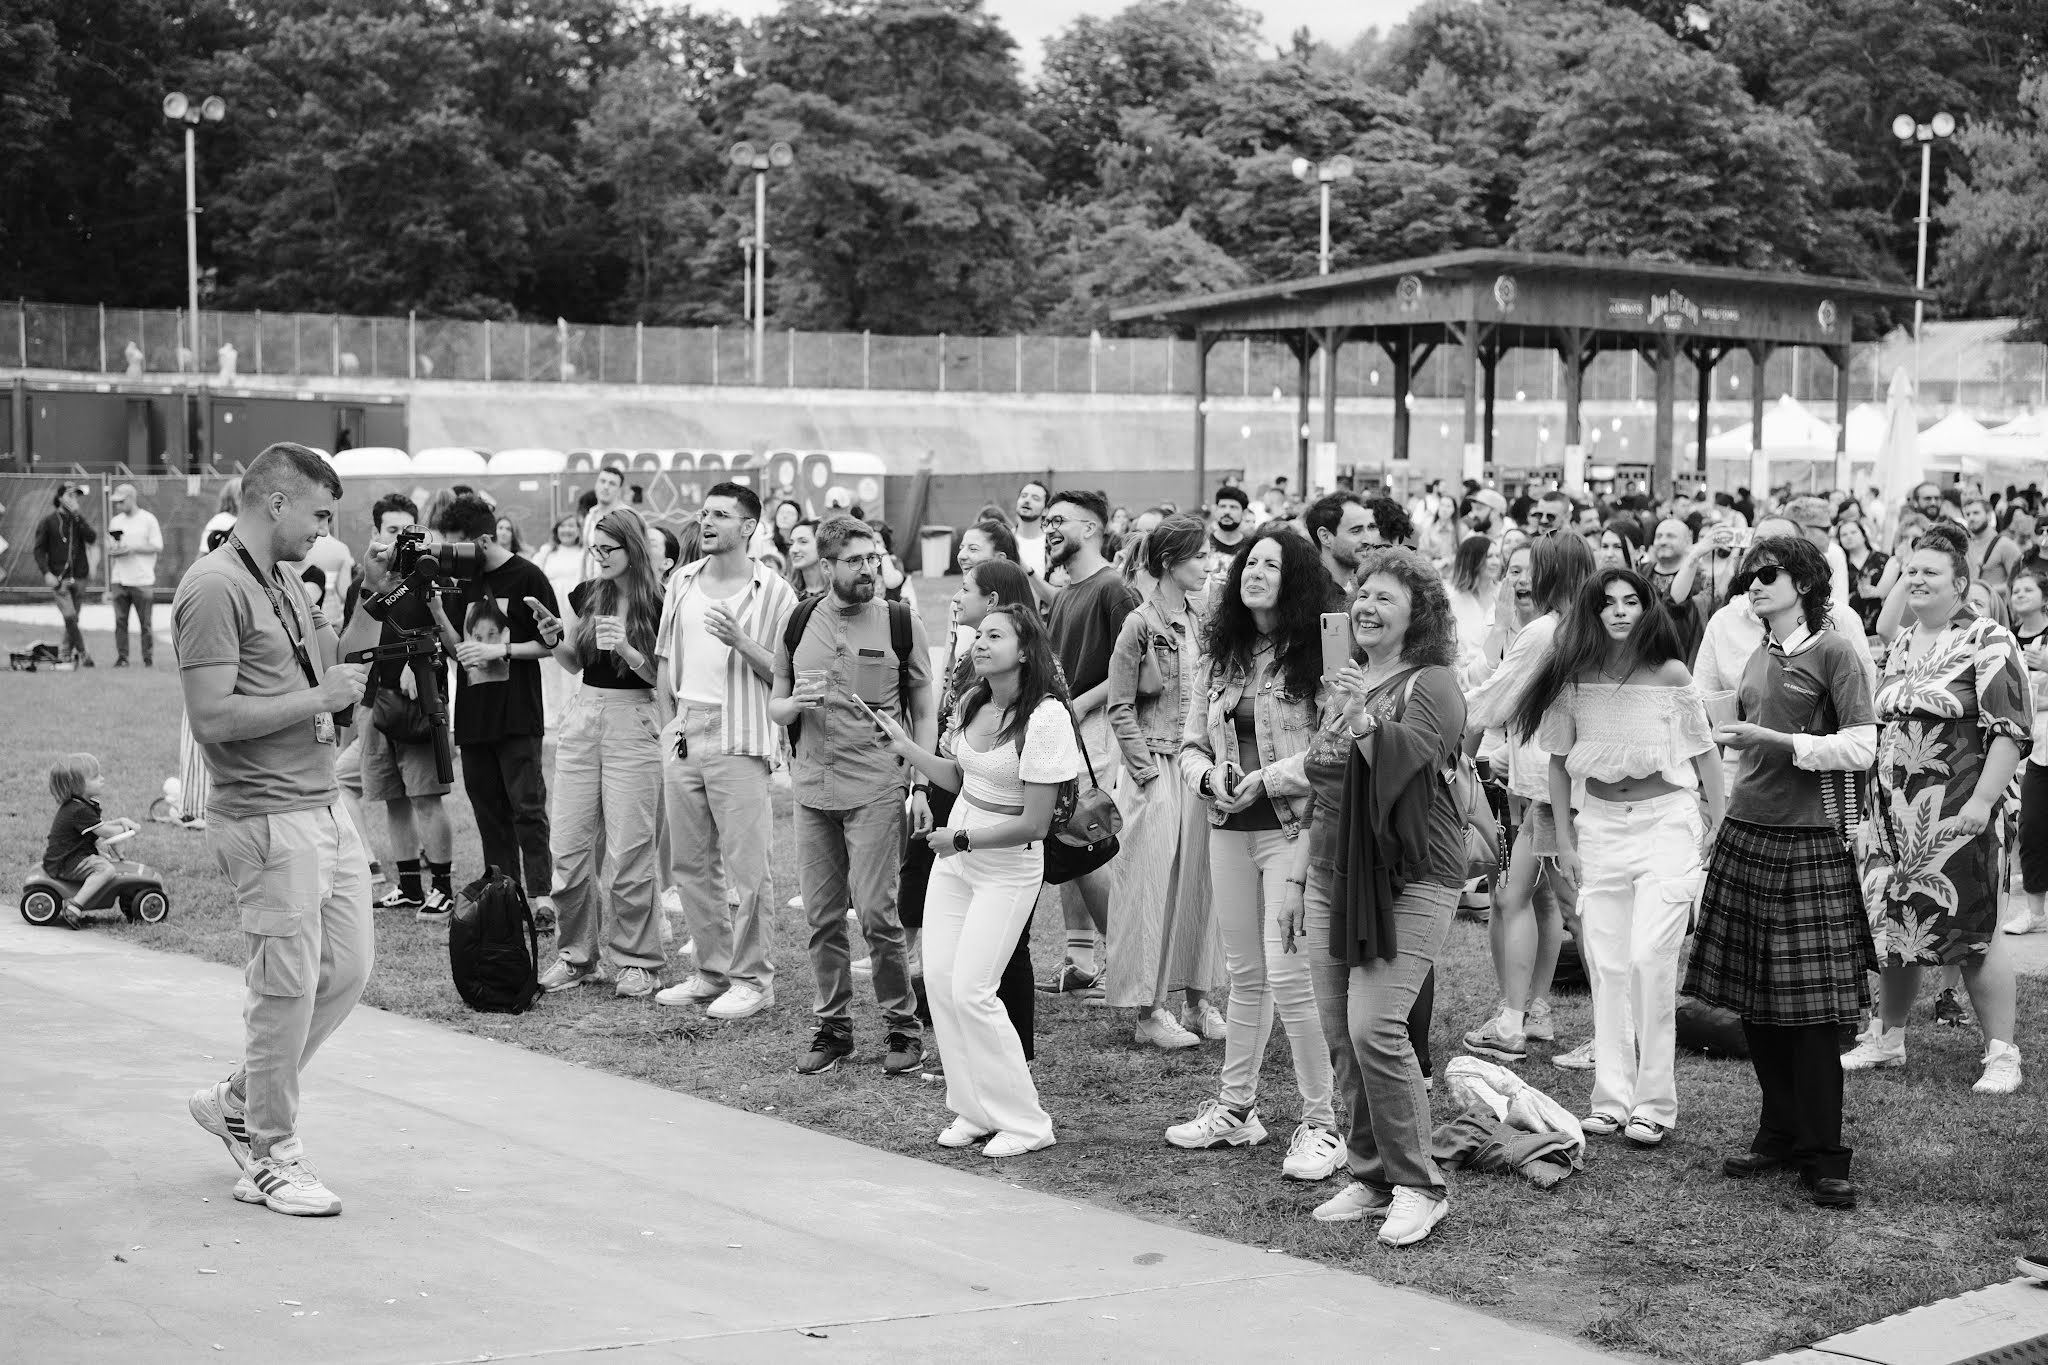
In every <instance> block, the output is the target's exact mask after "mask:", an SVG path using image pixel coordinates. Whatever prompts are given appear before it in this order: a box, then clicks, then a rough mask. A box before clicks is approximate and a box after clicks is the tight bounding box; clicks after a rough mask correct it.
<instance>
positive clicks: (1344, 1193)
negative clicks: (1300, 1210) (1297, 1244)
mask: <svg viewBox="0 0 2048 1365" xmlns="http://www.w3.org/2000/svg"><path fill="white" fill-rule="evenodd" d="M1393 1202H1394V1197H1393V1196H1392V1195H1390V1194H1381V1193H1380V1192H1379V1191H1378V1190H1376V1189H1374V1188H1373V1187H1372V1186H1370V1185H1361V1184H1359V1183H1358V1182H1357V1181H1356V1180H1354V1181H1352V1182H1351V1183H1350V1184H1349V1185H1346V1186H1345V1187H1344V1188H1343V1189H1341V1190H1339V1191H1337V1193H1336V1194H1334V1195H1332V1196H1330V1197H1329V1198H1328V1199H1325V1200H1324V1201H1323V1202H1322V1203H1320V1204H1318V1205H1316V1206H1315V1209H1314V1210H1313V1211H1312V1212H1311V1213H1310V1214H1309V1217H1311V1218H1313V1219H1315V1220H1316V1221H1317V1222H1318V1223H1357V1222H1360V1221H1362V1220H1364V1219H1367V1218H1384V1217H1386V1216H1387V1209H1388V1208H1389V1207H1390V1206H1391V1205H1392V1204H1393Z"/></svg>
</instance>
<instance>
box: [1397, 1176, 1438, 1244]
mask: <svg viewBox="0 0 2048 1365" xmlns="http://www.w3.org/2000/svg"><path fill="white" fill-rule="evenodd" d="M1450 1211H1451V1201H1450V1200H1448V1199H1438V1198H1436V1197H1434V1196H1433V1195H1429V1194H1426V1193H1424V1192H1423V1191H1421V1190H1418V1189H1416V1188H1415V1187H1414V1186H1413V1185H1396V1186H1395V1187H1394V1199H1393V1202H1392V1203H1391V1204H1389V1205H1388V1206H1387V1221H1386V1222H1384V1223H1382V1224H1380V1241H1381V1243H1383V1244H1384V1245H1386V1246H1390V1247H1412V1246H1414V1245H1415V1244H1416V1243H1417V1242H1419V1241H1421V1240H1422V1239H1423V1238H1425V1237H1427V1236H1429V1234H1430V1233H1432V1232H1434V1231H1435V1230H1436V1225H1437V1224H1438V1223H1441V1222H1443V1221H1444V1215H1445V1214H1447V1213H1449V1212H1450Z"/></svg>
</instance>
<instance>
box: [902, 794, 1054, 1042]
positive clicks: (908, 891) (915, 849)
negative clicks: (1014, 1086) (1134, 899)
mask: <svg viewBox="0 0 2048 1365" xmlns="http://www.w3.org/2000/svg"><path fill="white" fill-rule="evenodd" d="M929 800H930V801H931V807H932V825H933V827H934V828H937V827H939V826H942V825H944V824H945V823H946V821H947V820H949V819H951V818H952V815H953V803H954V802H955V801H957V800H959V796H958V794H957V793H954V792H949V791H947V790H946V789H945V788H944V787H933V788H932V789H931V793H930V796H929ZM935 861H936V859H935V858H934V857H933V855H932V850H931V845H929V844H927V843H925V841H924V840H923V839H919V838H911V839H909V840H908V841H907V842H906V843H905V845H904V849H903V874H902V879H901V880H900V881H899V882H898V883H897V886H896V912H897V914H898V915H899V916H901V917H902V920H903V927H904V928H906V929H916V930H919V931H922V930H923V929H924V893H925V890H926V888H928V887H929V886H930V885H931V879H932V864H933V863H934V862H935ZM915 984H916V986H917V1017H918V1018H920V1019H922V1020H924V1026H925V1027H926V1028H928V1029H929V1028H931V1027H932V1007H931V1006H930V1005H929V1004H928V1003H926V1001H925V998H924V978H923V977H919V978H918V979H917V981H916V983H915ZM996 999H998V1000H1000V1001H1002V1002H1003V1010H1004V1011H1005V1012H1006V1013H1007V1014H1008V1015H1009V1016H1010V1026H1011V1027H1012V1028H1014V1029H1016V1030H1017V1041H1018V1042H1020V1043H1022V1044H1023V1045H1024V1060H1025V1061H1027V1062H1028V1061H1030V1060H1031V1059H1032V1058H1034V1057H1036V1056H1037V1055H1038V1049H1037V1048H1036V1047H1035V1046H1034V1045H1033V1040H1032V1036H1031V1035H1032V1033H1033V1031H1034V1030H1035V1029H1036V1028H1037V1025H1038V1004H1037V1001H1038V988H1037V987H1036V986H1035V985H1033V984H1032V977H1031V920H1029V919H1027V920H1025V921H1024V932H1023V933H1021V934H1019V935H1017V949H1016V951H1015V952H1013V953H1011V954H1010V960H1009V962H1008V963H1007V964H1006V965H1005V966H1004V967H1003V979H1002V980H1001V981H999V982H997V983H996Z"/></svg>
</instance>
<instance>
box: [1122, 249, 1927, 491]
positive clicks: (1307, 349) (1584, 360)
mask: <svg viewBox="0 0 2048 1365" xmlns="http://www.w3.org/2000/svg"><path fill="white" fill-rule="evenodd" d="M1916 297H1931V296H1927V295H1920V294H1917V293H1916V291H1915V290H1913V289H1912V288H1911V287H1910V286H1903V285H1889V284H1879V283H1876V282H1873V281H1869V280H1846V279H1834V278H1829V277H1825V276H1818V275H1797V274H1778V273H1772V272H1767V271H1758V270H1735V269H1728V268H1725V267H1720V266H1698V265H1682V264H1678V263H1676V262H1670V261H1624V260H1606V259H1599V258H1593V257H1580V256H1561V255H1536V254H1529V253H1524V252H1515V251H1500V250H1478V251H1457V252H1451V253H1448V254H1446V255H1441V256H1424V257H1418V258H1416V259H1413V260H1406V261H1394V262H1390V263H1388V264H1385V265H1373V266H1365V267H1361V268H1359V269H1356V270H1345V271H1339V272H1336V273H1333V274H1329V275H1318V276H1311V277H1309V278H1307V279H1298V280H1283V281H1281V282H1279V283H1277V284H1265V285H1258V286H1256V287H1253V288H1249V289H1237V290H1231V291H1228V292H1225V293H1220V294H1199V295H1190V296H1186V297H1183V298H1177V299H1169V300H1166V301H1163V302H1159V303H1148V304H1138V305H1133V306H1131V307H1127V308H1119V309H1117V310H1116V311H1115V312H1113V313H1112V314H1111V317H1112V318H1113V319H1114V320H1116V321H1118V322H1144V323H1164V324H1166V325H1167V326H1169V327H1172V328H1174V329H1175V330H1176V331H1178V332H1181V333H1183V334H1186V333H1192V334H1193V336H1194V339H1195V350H1196V356H1197V364H1196V366H1195V373H1196V376H1197V378H1196V389H1195V450H1194V457H1195V458H1194V475H1195V488H1196V496H1197V500H1198V501H1199V500H1200V499H1201V498H1203V497H1205V496H1206V493H1207V490H1206V483H1207V478H1206V465H1207V452H1206V444H1207V435H1208V432H1207V427H1208V422H1207V414H1208V401H1207V400H1208V392H1207V389H1208V357H1209V350H1210V348H1211V347H1213V346H1214V345H1215V344H1216V343H1217V342H1218V341H1220V340H1223V339H1224V338H1226V337H1239V336H1252V337H1275V338H1278V339H1279V340H1281V341H1282V342H1284V343H1285V344H1286V345H1287V346H1288V347H1289V349H1291V350H1292V351H1293V352H1294V354H1295V356H1296V358H1297V360H1298V361H1299V362H1300V366H1301V382H1300V399H1301V419H1300V423H1299V428H1298V448H1297V454H1298V459H1297V463H1298V467H1299V471H1300V477H1301V483H1300V486H1301V487H1303V488H1307V487H1308V486H1309V449H1310V439H1309V433H1310V429H1311V428H1310V418H1309V393H1310V367H1311V364H1312V362H1313V361H1314V359H1315V357H1316V356H1317V354H1318V353H1321V354H1323V355H1325V356H1327V357H1329V359H1330V362H1331V365H1330V369H1329V371H1328V373H1331V374H1334V373H1335V363H1334V362H1335V358H1336V354H1337V352H1338V350H1339V349H1340V348H1341V347H1343V346H1344V345H1345V344H1347V343H1349V342H1354V341H1366V342H1371V343H1372V344H1374V345H1376V346H1378V347H1379V348H1380V349H1381V350H1382V351H1384V352H1385V353H1386V355H1387V358H1388V360H1389V361H1390V362H1391V365H1392V371H1393V391H1394V412H1393V425H1394V430H1393V449H1392V451H1391V457H1392V462H1391V466H1390V469H1389V472H1398V471H1400V470H1401V469H1402V468H1403V466H1404V465H1405V463H1406V461H1407V459H1408V456H1409V428H1410V410H1409V409H1410V385H1411V382H1412V380H1413V378H1414V376H1415V374H1416V372H1417V370H1419V369H1420V368H1421V366H1422V364H1423V362H1424V361H1425V360H1427V359H1428V358H1429V356H1430V355H1431V354H1432V353H1433V352H1435V351H1436V350H1437V349H1438V348H1440V347H1453V346H1455V347H1457V348H1459V350H1460V351H1461V352H1462V356H1461V358H1460V362H1459V363H1460V367H1461V369H1462V372H1463V373H1464V374H1465V376H1467V379H1466V383H1465V385H1464V390H1465V433H1464V473H1465V477H1467V478H1474V479H1484V478H1486V477H1488V476H1489V475H1490V474H1491V473H1492V466H1493V426H1494V423H1493V410H1494V373H1495V370H1496V368H1497V366H1498V365H1499V362H1500V358H1501V356H1502V355H1503V354H1505V353H1506V352H1507V351H1510V350H1514V349H1518V348H1531V349H1544V350H1554V351H1555V352H1556V353H1557V355H1558V357H1559V359H1560V360H1561V362H1562V377H1563V381H1564V383H1563V389H1564V407H1565V419H1564V444H1565V482H1566V484H1567V485H1568V486H1569V485H1578V484H1582V483H1583V482H1584V472H1583V471H1584V447H1583V445H1582V444H1581V436H1580V422H1579V408H1580V396H1581V392H1582V389H1583V382H1584V378H1585V373H1586V367H1587V366H1588V365H1590V364H1592V362H1593V359H1594V357H1596V356H1597V355H1599V354H1600V352H1602V351H1636V352H1639V353H1640V354H1641V355H1642V356H1643V358H1644V359H1645V360H1647V361H1648V362H1649V363H1650V365H1651V367H1652V369H1653V370H1654V372H1655V375H1656V425H1655V439H1654V444H1653V448H1652V449H1653V454H1652V458H1651V487H1652V491H1653V493H1655V494H1656V495H1658V496H1662V495H1663V494H1664V493H1665V491H1667V490H1668V489H1669V488H1670V487H1671V486H1672V483H1673V481H1674V480H1675V479H1676V478H1677V476H1678V475H1679V473H1680V472H1681V469H1682V468H1685V467H1692V468H1696V469H1698V470H1699V471H1701V472H1704V471H1705V469H1706V458H1707V456H1706V442H1707V437H1708V435H1709V430H1708V426H1707V420H1708V418H1707V409H1708V402H1709V399H1710V398H1711V396H1712V383H1713V371H1714V366H1715V365H1716V364H1717V363H1719V362H1720V361H1721V360H1722V359H1723V358H1724V357H1726V356H1728V355H1730V354H1732V353H1734V352H1736V351H1745V352H1747V353H1748V354H1749V355H1750V356H1751V357H1752V358H1753V359H1754V361H1755V363H1756V366H1757V369H1758V371H1759V372H1761V370H1762V367H1763V364H1764V362H1765V361H1766V360H1767V359H1768V358H1769V357H1770V355H1771V353H1772V352H1773V351H1775V350H1777V349H1779V348H1780V347H1786V346H1811V347H1814V348H1816V349H1818V350H1820V351H1821V352H1822V353H1823V354H1825V355H1826V356H1827V357H1828V359H1829V360H1831V361H1833V362H1834V364H1835V366H1836V369H1837V372H1838V374H1839V375H1840V376H1841V379H1842V381H1843V382H1839V383H1837V384H1836V385H1835V440H1836V460H1837V464H1838V465H1839V464H1841V463H1842V461H1843V452H1844V450H1845V446H1844V444H1843V442H1844V441H1845V440H1846V436H1847V432H1848V408H1849V386H1848V383H1847V382H1846V381H1847V372H1848V367H1849V344H1850V342H1851V340H1852V339H1853V337H1854V334H1855V327H1856V323H1857V321H1858V320H1859V319H1862V318H1868V317H1870V316H1872V315H1874V314H1876V313H1878V312H1880V311H1881V310H1884V309H1887V308H1889V307H1898V306H1904V305H1909V304H1911V303H1912V302H1913V300H1914V299H1915V298H1916ZM1680 356H1684V357H1686V358H1688V359H1689V360H1691V361H1692V363H1693V366H1694V370H1695V373H1696V375H1697V380H1698V389H1699V399H1698V406H1699V416H1698V432H1697V435H1696V439H1695V441H1694V442H1693V443H1692V444H1693V445H1694V447H1695V453H1694V459H1693V461H1692V462H1689V466H1688V465H1682V464H1681V455H1680V450H1681V448H1680V446H1679V445H1678V443H1677V440H1676V436H1677V431H1676V423H1675V409H1676V404H1677V388H1678V359H1679V357H1680ZM1335 389H1336V386H1335V385H1334V384H1331V383H1327V382H1326V383H1325V384H1324V386H1323V420H1322V438H1323V441H1324V442H1326V443H1329V444H1330V445H1331V446H1333V447H1334V445H1335V442H1336V439H1337V397H1336V392H1335ZM1750 402H1751V429H1752V431H1753V432H1756V433H1758V435H1757V436H1756V437H1755V438H1754V439H1756V440H1761V432H1762V430H1763V408H1764V394H1763V386H1762V385H1761V384H1753V385H1751V392H1750Z"/></svg>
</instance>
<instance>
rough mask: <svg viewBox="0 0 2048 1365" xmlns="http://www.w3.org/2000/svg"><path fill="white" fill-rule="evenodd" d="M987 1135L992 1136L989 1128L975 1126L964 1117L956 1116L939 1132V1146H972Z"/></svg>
mask: <svg viewBox="0 0 2048 1365" xmlns="http://www.w3.org/2000/svg"><path fill="white" fill-rule="evenodd" d="M989 1136H992V1134H991V1132H990V1130H989V1129H987V1128H977V1127H975V1126H974V1125H973V1124H971V1123H969V1122H968V1121H967V1120H966V1119H962V1118H956V1119H954V1120H953V1121H952V1122H951V1123H949V1124H947V1125H946V1127H945V1131H944V1132H942V1133H940V1134H939V1146H941V1147H972V1146H973V1145H974V1144H975V1143H977V1142H979V1141H981V1140H982V1139H983V1138H985V1137H989Z"/></svg>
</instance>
